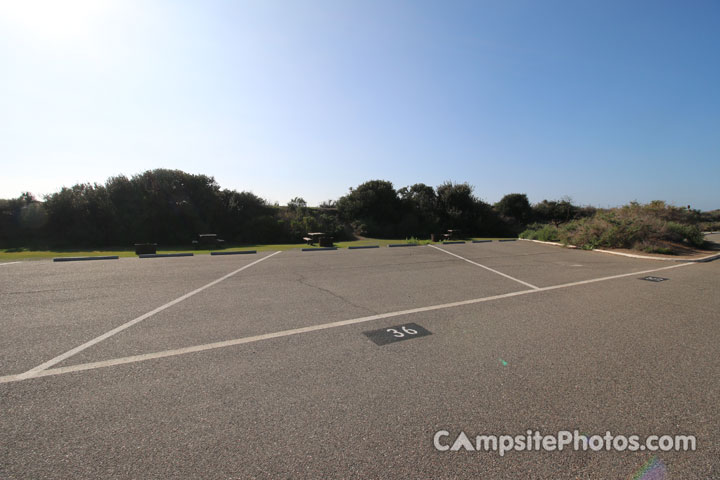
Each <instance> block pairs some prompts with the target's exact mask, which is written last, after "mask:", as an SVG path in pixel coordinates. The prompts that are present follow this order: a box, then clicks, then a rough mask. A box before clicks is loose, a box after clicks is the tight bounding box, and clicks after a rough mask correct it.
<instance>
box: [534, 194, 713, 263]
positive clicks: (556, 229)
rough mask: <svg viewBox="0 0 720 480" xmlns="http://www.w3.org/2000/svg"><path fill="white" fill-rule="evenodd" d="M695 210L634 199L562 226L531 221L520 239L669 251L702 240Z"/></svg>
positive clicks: (698, 242) (697, 243)
mask: <svg viewBox="0 0 720 480" xmlns="http://www.w3.org/2000/svg"><path fill="white" fill-rule="evenodd" d="M698 220H699V212H697V211H692V210H686V209H682V208H678V207H674V206H671V205H666V204H665V203H664V202H661V201H655V202H651V203H649V204H646V205H641V204H639V203H637V202H633V203H630V204H629V205H625V206H624V207H621V208H614V209H610V210H604V211H597V212H596V213H595V214H594V215H593V216H591V217H585V218H579V219H575V220H572V221H569V222H566V223H564V224H562V225H555V224H546V225H541V224H535V225H531V226H529V227H528V229H527V230H526V231H524V232H522V233H521V235H520V236H521V238H528V239H537V240H545V241H560V242H563V243H565V244H568V245H575V246H578V247H581V248H588V249H590V248H597V247H606V248H632V249H636V250H643V251H646V252H662V253H669V252H671V251H673V250H674V249H676V248H677V247H678V246H679V245H682V244H685V245H688V246H691V247H700V246H702V245H703V243H704V238H703V235H702V232H701V230H700V228H699V226H698V224H697V222H698Z"/></svg>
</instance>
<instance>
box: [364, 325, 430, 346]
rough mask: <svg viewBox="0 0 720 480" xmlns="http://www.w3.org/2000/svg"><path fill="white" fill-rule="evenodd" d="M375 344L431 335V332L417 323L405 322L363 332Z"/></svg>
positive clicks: (385, 343)
mask: <svg viewBox="0 0 720 480" xmlns="http://www.w3.org/2000/svg"><path fill="white" fill-rule="evenodd" d="M363 333H364V334H365V336H367V337H368V338H369V339H370V340H372V341H373V342H375V344H376V345H387V344H388V343H395V342H401V341H403V340H410V339H413V338H418V337H424V336H426V335H432V332H429V331H428V330H425V329H424V328H423V327H421V326H420V325H418V324H417V323H405V324H403V325H397V326H395V327H387V328H381V329H379V330H371V331H369V332H363Z"/></svg>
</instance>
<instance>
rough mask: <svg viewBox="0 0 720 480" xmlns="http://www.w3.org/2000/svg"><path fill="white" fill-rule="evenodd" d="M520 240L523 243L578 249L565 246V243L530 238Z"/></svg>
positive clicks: (572, 246) (573, 246)
mask: <svg viewBox="0 0 720 480" xmlns="http://www.w3.org/2000/svg"><path fill="white" fill-rule="evenodd" d="M518 240H522V241H523V242H534V243H542V244H544V245H554V246H556V247H565V248H578V247H576V246H575V245H565V244H564V243H559V242H546V241H544V240H530V239H529V238H518Z"/></svg>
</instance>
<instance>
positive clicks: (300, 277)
mask: <svg viewBox="0 0 720 480" xmlns="http://www.w3.org/2000/svg"><path fill="white" fill-rule="evenodd" d="M297 276H298V282H299V283H300V284H302V285H305V286H306V287H310V288H314V289H316V290H320V291H321V292H325V293H328V294H330V295H332V296H333V297H335V298H337V299H339V300H342V301H343V302H345V303H347V304H350V305H352V306H353V307H355V308H359V309H360V310H363V311H366V312H370V313H372V314H376V315H377V314H378V313H379V312H376V311H375V310H371V309H369V308H367V307H363V306H362V305H358V304H356V303H354V302H351V301H350V300H348V299H347V298H345V297H343V296H342V295H338V294H337V293H335V292H333V291H332V290H328V289H327V288H323V287H320V286H318V285H313V284H312V283H310V282H309V281H308V279H307V278H305V276H303V275H302V274H297Z"/></svg>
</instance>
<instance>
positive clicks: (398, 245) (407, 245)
mask: <svg viewBox="0 0 720 480" xmlns="http://www.w3.org/2000/svg"><path fill="white" fill-rule="evenodd" d="M418 245H419V244H418V243H391V244H389V245H388V247H417V246H418Z"/></svg>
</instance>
